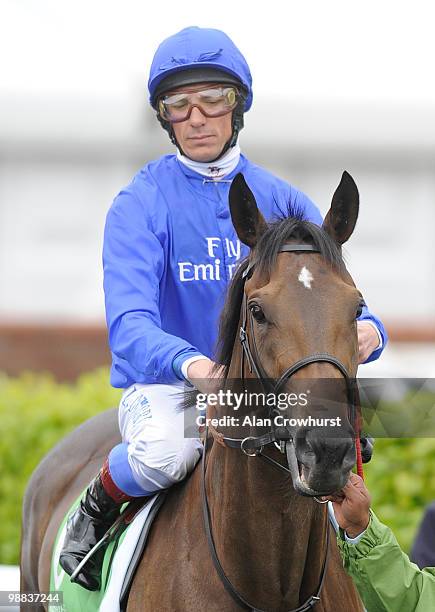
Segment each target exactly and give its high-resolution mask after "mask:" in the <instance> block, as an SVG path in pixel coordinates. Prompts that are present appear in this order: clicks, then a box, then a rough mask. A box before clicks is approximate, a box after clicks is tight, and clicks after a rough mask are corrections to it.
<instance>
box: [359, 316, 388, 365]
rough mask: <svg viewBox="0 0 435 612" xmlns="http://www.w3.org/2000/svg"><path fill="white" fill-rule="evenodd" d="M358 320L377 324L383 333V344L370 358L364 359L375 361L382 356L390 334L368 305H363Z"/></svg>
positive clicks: (366, 361) (368, 361)
mask: <svg viewBox="0 0 435 612" xmlns="http://www.w3.org/2000/svg"><path fill="white" fill-rule="evenodd" d="M357 321H371V322H372V323H374V324H375V325H376V327H377V328H378V330H379V333H380V334H381V338H382V345H381V346H380V347H379V348H377V349H376V350H375V351H373V353H372V354H371V355H370V356H369V358H368V359H366V360H365V361H364V363H370V361H375V360H376V359H378V357H380V356H381V354H382V351H383V350H384V348H385V345H386V344H387V342H388V334H387V331H386V329H385V327H384V324H383V323H382V321H381V320H380V319H378V317H376V316H375V315H374V314H372V313H371V312H370V311H369V309H368V308H367V306H363V309H362V313H361V315H360V316H359V317H358V319H357Z"/></svg>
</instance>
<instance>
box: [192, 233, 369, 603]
mask: <svg viewBox="0 0 435 612" xmlns="http://www.w3.org/2000/svg"><path fill="white" fill-rule="evenodd" d="M292 252H314V253H319V252H320V251H319V249H317V248H316V247H314V246H313V245H311V244H284V245H282V246H281V248H280V249H279V251H278V253H292ZM254 267H255V262H251V263H249V264H248V266H247V267H246V269H245V270H244V272H243V273H242V279H243V280H244V282H246V280H247V279H249V278H250V277H251V275H252V273H253V270H254ZM248 317H249V318H250V323H251V328H252V325H253V316H252V313H251V312H249V309H248V304H247V298H246V293H245V292H243V300H242V325H241V327H240V330H239V341H240V344H241V346H242V352H241V360H240V378H241V380H242V381H243V382H244V381H245V378H244V377H245V360H246V362H247V365H248V367H249V371H250V373H251V374H252V373H253V374H255V376H256V377H257V379H258V380H259V381H260V384H261V386H262V387H263V389H264V390H265V391H266V392H272V393H275V394H276V393H278V392H279V390H280V389H282V387H283V386H284V384H285V383H286V382H287V381H288V380H289V379H290V378H291V377H292V376H293V375H294V374H295V373H296V372H298V371H299V370H301V369H302V368H304V367H305V366H307V365H309V364H312V363H320V362H323V363H330V364H332V365H333V366H335V367H336V368H337V369H338V370H339V371H340V372H341V374H342V375H343V378H344V380H345V382H346V389H347V397H348V409H349V417H350V422H351V423H353V424H354V429H357V425H358V419H357V415H358V410H357V404H358V401H357V398H358V395H357V387H356V385H355V380H354V379H353V378H352V377H351V376H349V373H348V372H347V369H346V367H345V366H344V365H343V363H342V362H341V361H340V360H339V359H337V358H336V357H334V356H333V355H330V354H329V353H313V354H312V355H308V356H306V357H303V358H302V359H299V360H298V361H296V362H295V363H293V364H292V365H290V366H289V367H288V368H287V369H286V370H285V371H284V372H283V373H282V374H281V376H280V377H279V379H278V380H277V381H276V382H274V383H272V382H271V379H270V378H269V377H268V376H267V373H266V372H265V370H264V368H263V366H262V364H261V361H260V358H259V355H258V351H257V346H256V343H255V335H254V334H252V349H251V343H250V339H249V337H248V332H247V322H248ZM273 414H274V409H271V410H270V411H269V416H273ZM275 414H276V413H275ZM209 428H210V429H211V431H212V433H213V436H217V435H219V438H220V440H221V442H223V443H224V444H225V445H226V446H229V447H231V448H238V449H240V450H241V451H242V452H243V453H244V454H245V455H248V456H250V457H260V458H261V459H263V460H264V461H267V462H268V463H270V464H271V465H273V466H274V467H276V468H278V469H280V470H283V471H285V472H287V473H290V474H291V475H292V477H294V476H295V473H296V472H297V471H298V466H297V460H296V455H295V452H294V446H293V439H292V435H291V432H290V430H289V429H288V428H287V427H276V426H275V424H274V419H273V418H272V419H271V429H270V431H269V432H267V433H266V434H263V435H261V436H248V437H246V438H230V437H227V436H223V435H222V434H217V432H216V430H214V428H213V427H211V426H208V425H206V428H205V440H204V450H203V453H202V477H201V496H202V507H203V516H204V524H205V530H206V535H207V541H208V545H209V549H210V554H211V557H212V560H213V563H214V566H215V568H216V571H217V573H218V575H219V577H220V579H221V581H222V583H223V585H224V587H225V589H226V590H227V592H228V593H229V594H230V595H231V597H232V598H233V600H234V601H235V602H236V603H237V604H238V605H239V606H240V607H241V608H242V609H245V610H250V611H251V612H264V611H262V610H260V609H259V608H256V607H255V606H253V605H252V604H250V603H248V602H247V601H246V600H245V599H244V598H243V597H242V595H240V593H239V592H238V591H237V590H236V589H235V587H234V586H233V585H232V584H231V582H230V580H229V579H228V577H227V576H226V574H225V571H224V569H223V567H222V565H221V563H220V561H219V558H218V555H217V551H216V546H215V542H214V538H213V533H212V528H211V517H210V508H209V504H208V500H207V490H206V478H205V476H206V451H207V438H208V430H209ZM355 439H356V440H358V441H359V431H356V438H355ZM268 444H275V445H276V446H277V447H278V449H279V450H280V451H281V452H282V453H285V454H286V455H287V461H288V465H289V467H288V468H287V467H286V466H284V465H282V464H281V463H279V462H278V461H275V459H273V458H272V457H269V456H267V455H265V454H264V453H263V448H264V446H267V445H268ZM297 473H298V472H297ZM315 499H316V498H315ZM316 501H319V500H317V499H316ZM319 503H325V502H320V501H319ZM325 544H326V553H325V558H324V560H323V564H322V570H321V574H320V580H319V585H318V588H317V590H316V593H315V594H314V595H311V596H310V597H309V598H308V599H307V600H306V601H305V602H304V603H303V604H301V605H300V606H299V607H298V608H293V609H292V610H290V611H289V612H308V611H309V610H311V609H312V608H313V607H314V606H315V604H316V603H317V602H318V601H320V594H321V591H322V588H323V584H324V580H325V575H326V568H327V565H328V559H329V526H327V528H326V542H325Z"/></svg>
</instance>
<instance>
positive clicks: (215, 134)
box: [172, 83, 233, 162]
mask: <svg viewBox="0 0 435 612" xmlns="http://www.w3.org/2000/svg"><path fill="white" fill-rule="evenodd" d="M202 85H203V86H207V84H206V83H203V84H202ZM199 86H201V84H199ZM185 89H186V88H185V87H179V88H178V89H175V90H173V93H177V92H182V91H183V90H185ZM232 115H233V113H232V111H231V112H229V113H227V114H226V115H222V116H221V117H206V116H205V115H204V114H203V113H202V112H201V110H200V109H199V108H198V107H196V106H194V107H193V108H192V111H191V113H190V117H189V118H188V119H186V120H185V121H181V122H180V123H173V124H172V128H173V130H174V133H175V137H176V139H177V142H178V144H179V146H180V147H181V149H182V151H183V153H184V154H185V155H186V156H187V157H189V158H190V159H193V160H194V161H198V162H208V161H211V160H214V159H216V158H218V157H219V155H220V153H221V151H222V149H223V148H224V146H225V144H226V142H227V141H228V140H229V139H230V138H231V134H232V131H233V130H232V120H231V119H232Z"/></svg>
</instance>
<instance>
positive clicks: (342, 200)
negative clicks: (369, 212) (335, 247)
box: [322, 170, 359, 244]
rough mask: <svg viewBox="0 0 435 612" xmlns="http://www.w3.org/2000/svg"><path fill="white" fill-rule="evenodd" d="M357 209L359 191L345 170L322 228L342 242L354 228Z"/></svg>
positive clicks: (347, 238)
mask: <svg viewBox="0 0 435 612" xmlns="http://www.w3.org/2000/svg"><path fill="white" fill-rule="evenodd" d="M358 211H359V193H358V188H357V186H356V184H355V181H354V180H353V178H352V177H351V176H350V174H349V173H348V172H346V170H345V171H344V172H343V176H342V177H341V181H340V184H339V186H338V187H337V189H336V190H335V193H334V195H333V197H332V203H331V208H330V209H329V211H328V213H327V215H326V217H325V220H324V222H323V225H322V227H323V229H324V230H325V231H326V232H328V234H329V235H330V236H331V238H334V240H335V241H336V242H338V244H343V243H344V242H346V240H349V238H350V237H351V235H352V232H353V230H354V229H355V225H356V220H357V219H358Z"/></svg>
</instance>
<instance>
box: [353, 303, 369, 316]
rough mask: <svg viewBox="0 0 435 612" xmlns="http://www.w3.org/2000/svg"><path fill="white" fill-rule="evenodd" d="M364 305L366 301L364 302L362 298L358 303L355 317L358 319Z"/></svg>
mask: <svg viewBox="0 0 435 612" xmlns="http://www.w3.org/2000/svg"><path fill="white" fill-rule="evenodd" d="M365 305H366V303H365V302H364V300H361V301H360V303H359V304H358V308H357V311H356V315H355V319H358V318H359V317H360V316H361V315H362V311H363V308H364V306H365Z"/></svg>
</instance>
